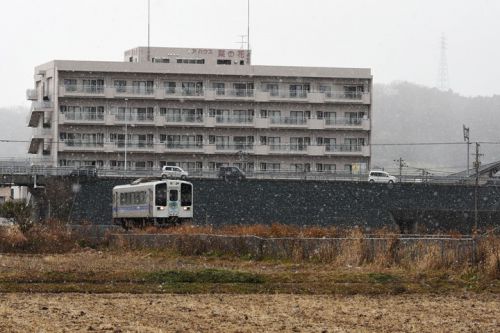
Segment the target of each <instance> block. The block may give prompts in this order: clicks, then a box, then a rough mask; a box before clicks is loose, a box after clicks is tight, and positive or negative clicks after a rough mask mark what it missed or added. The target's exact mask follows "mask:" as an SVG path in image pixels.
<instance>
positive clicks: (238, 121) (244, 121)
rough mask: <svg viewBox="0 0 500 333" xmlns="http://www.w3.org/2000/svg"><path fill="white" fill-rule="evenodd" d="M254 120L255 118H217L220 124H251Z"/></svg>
mask: <svg viewBox="0 0 500 333" xmlns="http://www.w3.org/2000/svg"><path fill="white" fill-rule="evenodd" d="M253 119H254V117H253V116H215V121H216V123H218V124H251V123H253Z"/></svg>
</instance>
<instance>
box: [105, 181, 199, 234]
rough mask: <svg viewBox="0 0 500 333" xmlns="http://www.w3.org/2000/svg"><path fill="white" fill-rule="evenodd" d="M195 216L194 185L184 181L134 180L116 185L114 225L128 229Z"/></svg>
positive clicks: (169, 222)
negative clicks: (130, 182) (127, 183)
mask: <svg viewBox="0 0 500 333" xmlns="http://www.w3.org/2000/svg"><path fill="white" fill-rule="evenodd" d="M192 219H193V184H191V183H190V182H187V181H183V180H169V179H168V180H157V181H148V182H140V181H138V182H134V183H132V184H129V185H119V186H115V187H114V188H113V224H117V225H121V226H122V227H124V228H126V229H127V228H130V227H134V226H135V227H138V226H146V225H168V224H175V223H181V222H185V221H191V220H192Z"/></svg>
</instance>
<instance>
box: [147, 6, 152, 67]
mask: <svg viewBox="0 0 500 333" xmlns="http://www.w3.org/2000/svg"><path fill="white" fill-rule="evenodd" d="M150 13H151V2H150V0H148V60H147V61H148V62H149V61H151V50H150V43H149V36H150V34H149V31H150V21H151V15H150Z"/></svg>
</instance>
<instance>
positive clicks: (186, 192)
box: [181, 183, 193, 207]
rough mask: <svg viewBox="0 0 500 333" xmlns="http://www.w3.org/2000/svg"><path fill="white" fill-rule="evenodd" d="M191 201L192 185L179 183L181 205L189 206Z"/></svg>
mask: <svg viewBox="0 0 500 333" xmlns="http://www.w3.org/2000/svg"><path fill="white" fill-rule="evenodd" d="M192 203H193V185H191V184H188V183H182V184H181V206H183V207H185V206H191V205H192Z"/></svg>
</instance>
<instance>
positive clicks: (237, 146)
mask: <svg viewBox="0 0 500 333" xmlns="http://www.w3.org/2000/svg"><path fill="white" fill-rule="evenodd" d="M215 149H216V150H236V151H247V150H253V144H249V143H216V144H215Z"/></svg>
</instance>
